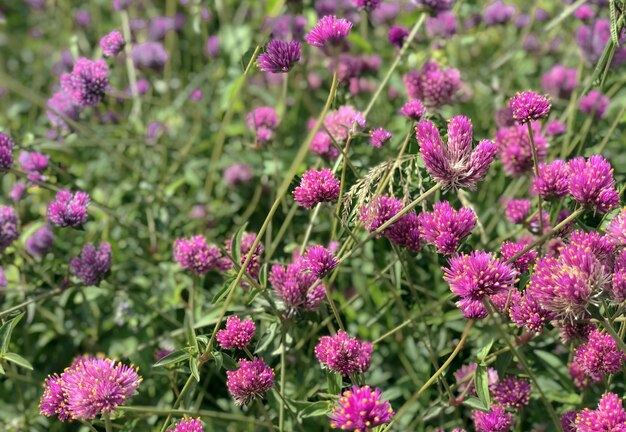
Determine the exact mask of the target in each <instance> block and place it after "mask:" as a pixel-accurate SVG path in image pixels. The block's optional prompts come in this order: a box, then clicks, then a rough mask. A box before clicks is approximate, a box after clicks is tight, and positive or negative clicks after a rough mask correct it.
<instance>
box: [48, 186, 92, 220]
mask: <svg viewBox="0 0 626 432" xmlns="http://www.w3.org/2000/svg"><path fill="white" fill-rule="evenodd" d="M90 201H91V200H90V198H89V194H88V193H87V192H82V191H79V192H76V193H75V194H72V192H70V191H69V190H67V189H63V190H60V191H59V192H57V195H56V197H55V199H54V200H53V201H51V202H50V204H48V215H47V216H48V220H49V221H50V222H52V223H53V224H54V225H56V226H58V227H72V228H75V227H78V226H80V225H82V224H84V223H85V221H86V220H87V207H89V202H90Z"/></svg>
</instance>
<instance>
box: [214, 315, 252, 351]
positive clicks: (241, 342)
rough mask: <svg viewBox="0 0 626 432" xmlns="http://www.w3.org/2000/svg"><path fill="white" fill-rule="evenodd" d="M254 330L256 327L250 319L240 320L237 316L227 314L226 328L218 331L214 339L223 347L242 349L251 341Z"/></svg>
mask: <svg viewBox="0 0 626 432" xmlns="http://www.w3.org/2000/svg"><path fill="white" fill-rule="evenodd" d="M255 331H256V327H255V325H254V321H252V320H251V319H246V320H243V321H241V320H240V319H239V317H237V316H229V317H228V318H227V319H226V328H225V329H222V330H220V331H218V332H217V335H216V337H215V339H216V340H217V342H219V344H220V346H221V347H222V348H223V349H234V348H239V349H244V348H245V347H247V346H248V345H249V344H250V341H252V338H253V337H254V332H255Z"/></svg>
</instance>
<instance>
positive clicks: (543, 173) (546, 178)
mask: <svg viewBox="0 0 626 432" xmlns="http://www.w3.org/2000/svg"><path fill="white" fill-rule="evenodd" d="M569 177H570V175H569V168H568V166H567V163H565V161H562V160H560V159H557V160H555V161H552V162H551V163H549V164H543V163H541V164H539V176H538V177H534V178H533V180H532V186H531V189H530V190H531V192H532V193H533V194H535V195H539V196H541V197H542V198H545V199H550V198H563V197H565V196H566V195H567V194H568V192H569Z"/></svg>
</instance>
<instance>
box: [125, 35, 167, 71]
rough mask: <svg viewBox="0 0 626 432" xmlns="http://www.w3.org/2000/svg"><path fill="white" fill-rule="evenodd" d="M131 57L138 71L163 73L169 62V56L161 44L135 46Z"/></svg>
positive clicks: (152, 43) (146, 43) (148, 43)
mask: <svg viewBox="0 0 626 432" xmlns="http://www.w3.org/2000/svg"><path fill="white" fill-rule="evenodd" d="M130 56H131V58H132V60H133V64H134V65H135V67H136V68H138V69H151V70H153V71H156V72H161V71H162V70H163V68H164V67H165V63H167V61H168V60H169V54H168V53H167V51H166V49H165V47H164V46H163V44H162V43H160V42H144V43H141V44H136V45H135V46H133V49H132V51H131V52H130Z"/></svg>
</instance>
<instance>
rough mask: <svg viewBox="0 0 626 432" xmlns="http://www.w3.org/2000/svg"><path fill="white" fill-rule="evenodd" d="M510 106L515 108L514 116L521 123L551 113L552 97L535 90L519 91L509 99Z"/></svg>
mask: <svg viewBox="0 0 626 432" xmlns="http://www.w3.org/2000/svg"><path fill="white" fill-rule="evenodd" d="M509 106H510V107H511V110H513V118H514V119H515V120H517V122H518V123H519V124H526V123H528V122H530V121H534V120H541V119H544V118H546V117H548V114H549V113H550V107H551V106H552V105H551V103H550V99H548V98H547V97H545V96H542V95H540V94H538V93H535V92H530V91H525V92H521V93H517V94H516V95H515V96H513V97H512V98H511V100H509Z"/></svg>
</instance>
